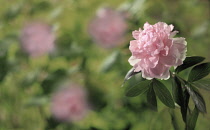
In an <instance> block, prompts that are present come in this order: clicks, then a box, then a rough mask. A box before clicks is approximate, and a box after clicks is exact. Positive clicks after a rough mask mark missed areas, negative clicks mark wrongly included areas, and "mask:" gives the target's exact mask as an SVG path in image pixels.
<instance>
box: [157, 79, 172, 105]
mask: <svg viewBox="0 0 210 130" xmlns="http://www.w3.org/2000/svg"><path fill="white" fill-rule="evenodd" d="M153 88H154V91H155V94H156V95H157V96H158V98H159V99H160V100H161V101H162V103H163V104H165V105H166V106H168V107H170V108H175V105H174V101H173V98H172V96H171V94H170V92H169V91H168V89H167V88H166V87H165V85H164V84H163V83H161V82H160V81H158V80H156V79H153Z"/></svg>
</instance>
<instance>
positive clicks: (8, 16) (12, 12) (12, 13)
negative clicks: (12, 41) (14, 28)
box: [3, 4, 22, 21]
mask: <svg viewBox="0 0 210 130" xmlns="http://www.w3.org/2000/svg"><path fill="white" fill-rule="evenodd" d="M21 9H22V4H16V5H13V6H11V7H10V8H9V9H8V10H7V11H6V12H5V14H4V16H3V19H4V20H5V21H11V20H13V19H15V18H16V17H17V16H18V15H19V14H20V13H21Z"/></svg>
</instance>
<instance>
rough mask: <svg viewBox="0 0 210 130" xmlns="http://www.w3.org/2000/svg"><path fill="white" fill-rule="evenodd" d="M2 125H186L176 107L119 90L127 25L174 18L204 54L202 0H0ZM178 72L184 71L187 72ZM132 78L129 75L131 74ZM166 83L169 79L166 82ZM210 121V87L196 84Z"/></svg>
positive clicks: (208, 40)
mask: <svg viewBox="0 0 210 130" xmlns="http://www.w3.org/2000/svg"><path fill="white" fill-rule="evenodd" d="M0 5H1V8H0V130H13V129H20V130H43V129H56V130H65V129H66V130H70V129H72V130H74V129H82V130H99V129H100V130H149V129H151V130H173V129H174V127H173V125H172V124H171V116H170V114H175V115H176V121H177V124H178V128H179V129H184V124H183V122H182V119H181V116H180V112H179V109H178V108H176V109H175V110H171V109H169V108H167V107H165V106H164V105H163V104H162V103H160V102H158V112H154V111H152V110H150V109H149V107H148V105H147V103H146V98H145V95H140V96H138V97H135V98H129V97H125V95H124V90H125V88H126V86H127V85H128V84H129V83H132V82H128V83H127V84H125V87H121V85H122V83H123V80H124V76H125V74H126V72H127V71H128V70H129V69H130V68H131V66H130V65H129V63H128V61H127V60H128V58H129V57H130V56H131V53H130V51H129V49H128V46H129V41H130V40H132V39H133V38H132V30H137V29H138V28H140V27H142V26H143V24H144V23H145V22H149V23H150V24H154V23H156V22H159V21H163V22H166V23H168V24H173V25H174V26H175V30H178V31H179V33H178V35H177V37H185V38H186V41H187V42H188V52H187V55H188V56H193V55H199V56H204V57H206V61H210V53H209V50H210V28H209V26H210V2H209V1H208V0H176V1H175V0H103V1H102V0H7V1H5V0H0ZM186 74H187V72H186V73H183V75H186ZM132 80H135V79H132ZM165 83H166V84H167V85H168V86H167V87H168V89H171V86H170V84H168V83H167V82H165ZM200 91H201V93H202V95H204V99H205V101H206V104H207V114H203V115H202V114H200V115H199V118H198V122H197V125H196V130H206V129H209V128H210V123H209V120H210V114H209V112H210V94H209V93H208V92H205V91H202V90H200Z"/></svg>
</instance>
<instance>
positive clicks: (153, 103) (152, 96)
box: [147, 85, 157, 111]
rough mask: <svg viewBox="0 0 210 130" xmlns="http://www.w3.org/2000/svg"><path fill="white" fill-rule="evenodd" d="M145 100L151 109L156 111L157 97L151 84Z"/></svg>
mask: <svg viewBox="0 0 210 130" xmlns="http://www.w3.org/2000/svg"><path fill="white" fill-rule="evenodd" d="M147 102H148V104H149V106H150V108H151V109H152V110H154V111H157V99H156V95H155V92H154V89H153V86H152V85H150V87H149V90H148V92H147Z"/></svg>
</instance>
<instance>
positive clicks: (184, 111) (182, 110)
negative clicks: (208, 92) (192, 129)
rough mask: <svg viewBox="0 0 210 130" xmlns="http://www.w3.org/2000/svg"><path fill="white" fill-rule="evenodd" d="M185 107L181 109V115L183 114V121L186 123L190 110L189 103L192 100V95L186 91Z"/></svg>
mask: <svg viewBox="0 0 210 130" xmlns="http://www.w3.org/2000/svg"><path fill="white" fill-rule="evenodd" d="M183 96H184V106H183V107H181V114H182V119H183V121H184V122H186V121H187V110H188V103H189V99H190V95H189V93H188V92H187V90H185V91H184V95H183Z"/></svg>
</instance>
